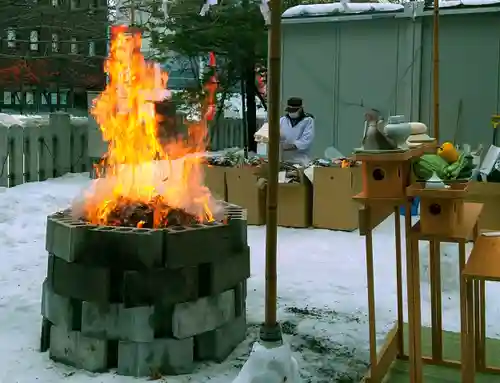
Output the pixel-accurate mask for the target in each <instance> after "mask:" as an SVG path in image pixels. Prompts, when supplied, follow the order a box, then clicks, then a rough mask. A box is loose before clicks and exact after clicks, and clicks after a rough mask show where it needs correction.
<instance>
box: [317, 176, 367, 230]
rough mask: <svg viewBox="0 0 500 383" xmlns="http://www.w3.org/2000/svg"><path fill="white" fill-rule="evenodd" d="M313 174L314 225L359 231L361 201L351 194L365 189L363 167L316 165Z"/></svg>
mask: <svg viewBox="0 0 500 383" xmlns="http://www.w3.org/2000/svg"><path fill="white" fill-rule="evenodd" d="M313 174H314V175H313V226H314V227H317V228H322V229H334V230H348V231H352V230H356V229H357V228H358V226H359V221H358V212H359V209H360V204H359V203H357V202H355V201H354V200H353V199H352V197H353V196H354V195H356V194H358V193H360V192H361V190H362V185H363V182H362V173H361V167H353V168H340V167H316V168H314V173H313Z"/></svg>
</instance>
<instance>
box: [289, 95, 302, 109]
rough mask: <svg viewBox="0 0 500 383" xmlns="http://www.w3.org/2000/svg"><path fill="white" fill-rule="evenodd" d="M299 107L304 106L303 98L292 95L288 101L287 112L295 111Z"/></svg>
mask: <svg viewBox="0 0 500 383" xmlns="http://www.w3.org/2000/svg"><path fill="white" fill-rule="evenodd" d="M299 108H302V99H301V98H299V97H290V98H289V99H288V101H287V102H286V110H287V112H295V111H296V110H297V109H299Z"/></svg>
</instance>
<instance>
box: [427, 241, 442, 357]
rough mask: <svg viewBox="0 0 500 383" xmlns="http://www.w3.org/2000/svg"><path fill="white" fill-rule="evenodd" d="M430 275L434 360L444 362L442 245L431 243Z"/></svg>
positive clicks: (435, 242)
mask: <svg viewBox="0 0 500 383" xmlns="http://www.w3.org/2000/svg"><path fill="white" fill-rule="evenodd" d="M429 250H430V251H429V265H430V267H429V269H430V270H429V274H430V285H431V329H432V360H433V361H435V362H440V361H442V360H443V319H442V303H441V301H442V299H441V252H440V243H439V242H437V241H430V249H429Z"/></svg>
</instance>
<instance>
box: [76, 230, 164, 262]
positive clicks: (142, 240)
mask: <svg viewBox="0 0 500 383" xmlns="http://www.w3.org/2000/svg"><path fill="white" fill-rule="evenodd" d="M85 261H86V262H87V263H90V264H95V265H102V266H106V267H113V268H115V269H116V268H119V269H122V270H143V269H149V268H151V267H158V266H161V265H162V263H163V231H161V230H155V229H138V228H133V227H112V226H101V227H96V228H93V229H91V230H89V231H88V238H87V250H86V254H85Z"/></svg>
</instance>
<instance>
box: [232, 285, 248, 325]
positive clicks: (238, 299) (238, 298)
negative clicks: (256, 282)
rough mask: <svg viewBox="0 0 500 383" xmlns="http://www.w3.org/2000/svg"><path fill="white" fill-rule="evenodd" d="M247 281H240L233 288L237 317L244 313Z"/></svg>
mask: <svg viewBox="0 0 500 383" xmlns="http://www.w3.org/2000/svg"><path fill="white" fill-rule="evenodd" d="M246 300H247V281H246V280H245V281H243V282H240V283H238V284H237V285H236V287H235V288H234V309H235V314H236V316H237V317H239V316H242V315H243V316H245V315H246V309H247V305H246Z"/></svg>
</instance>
